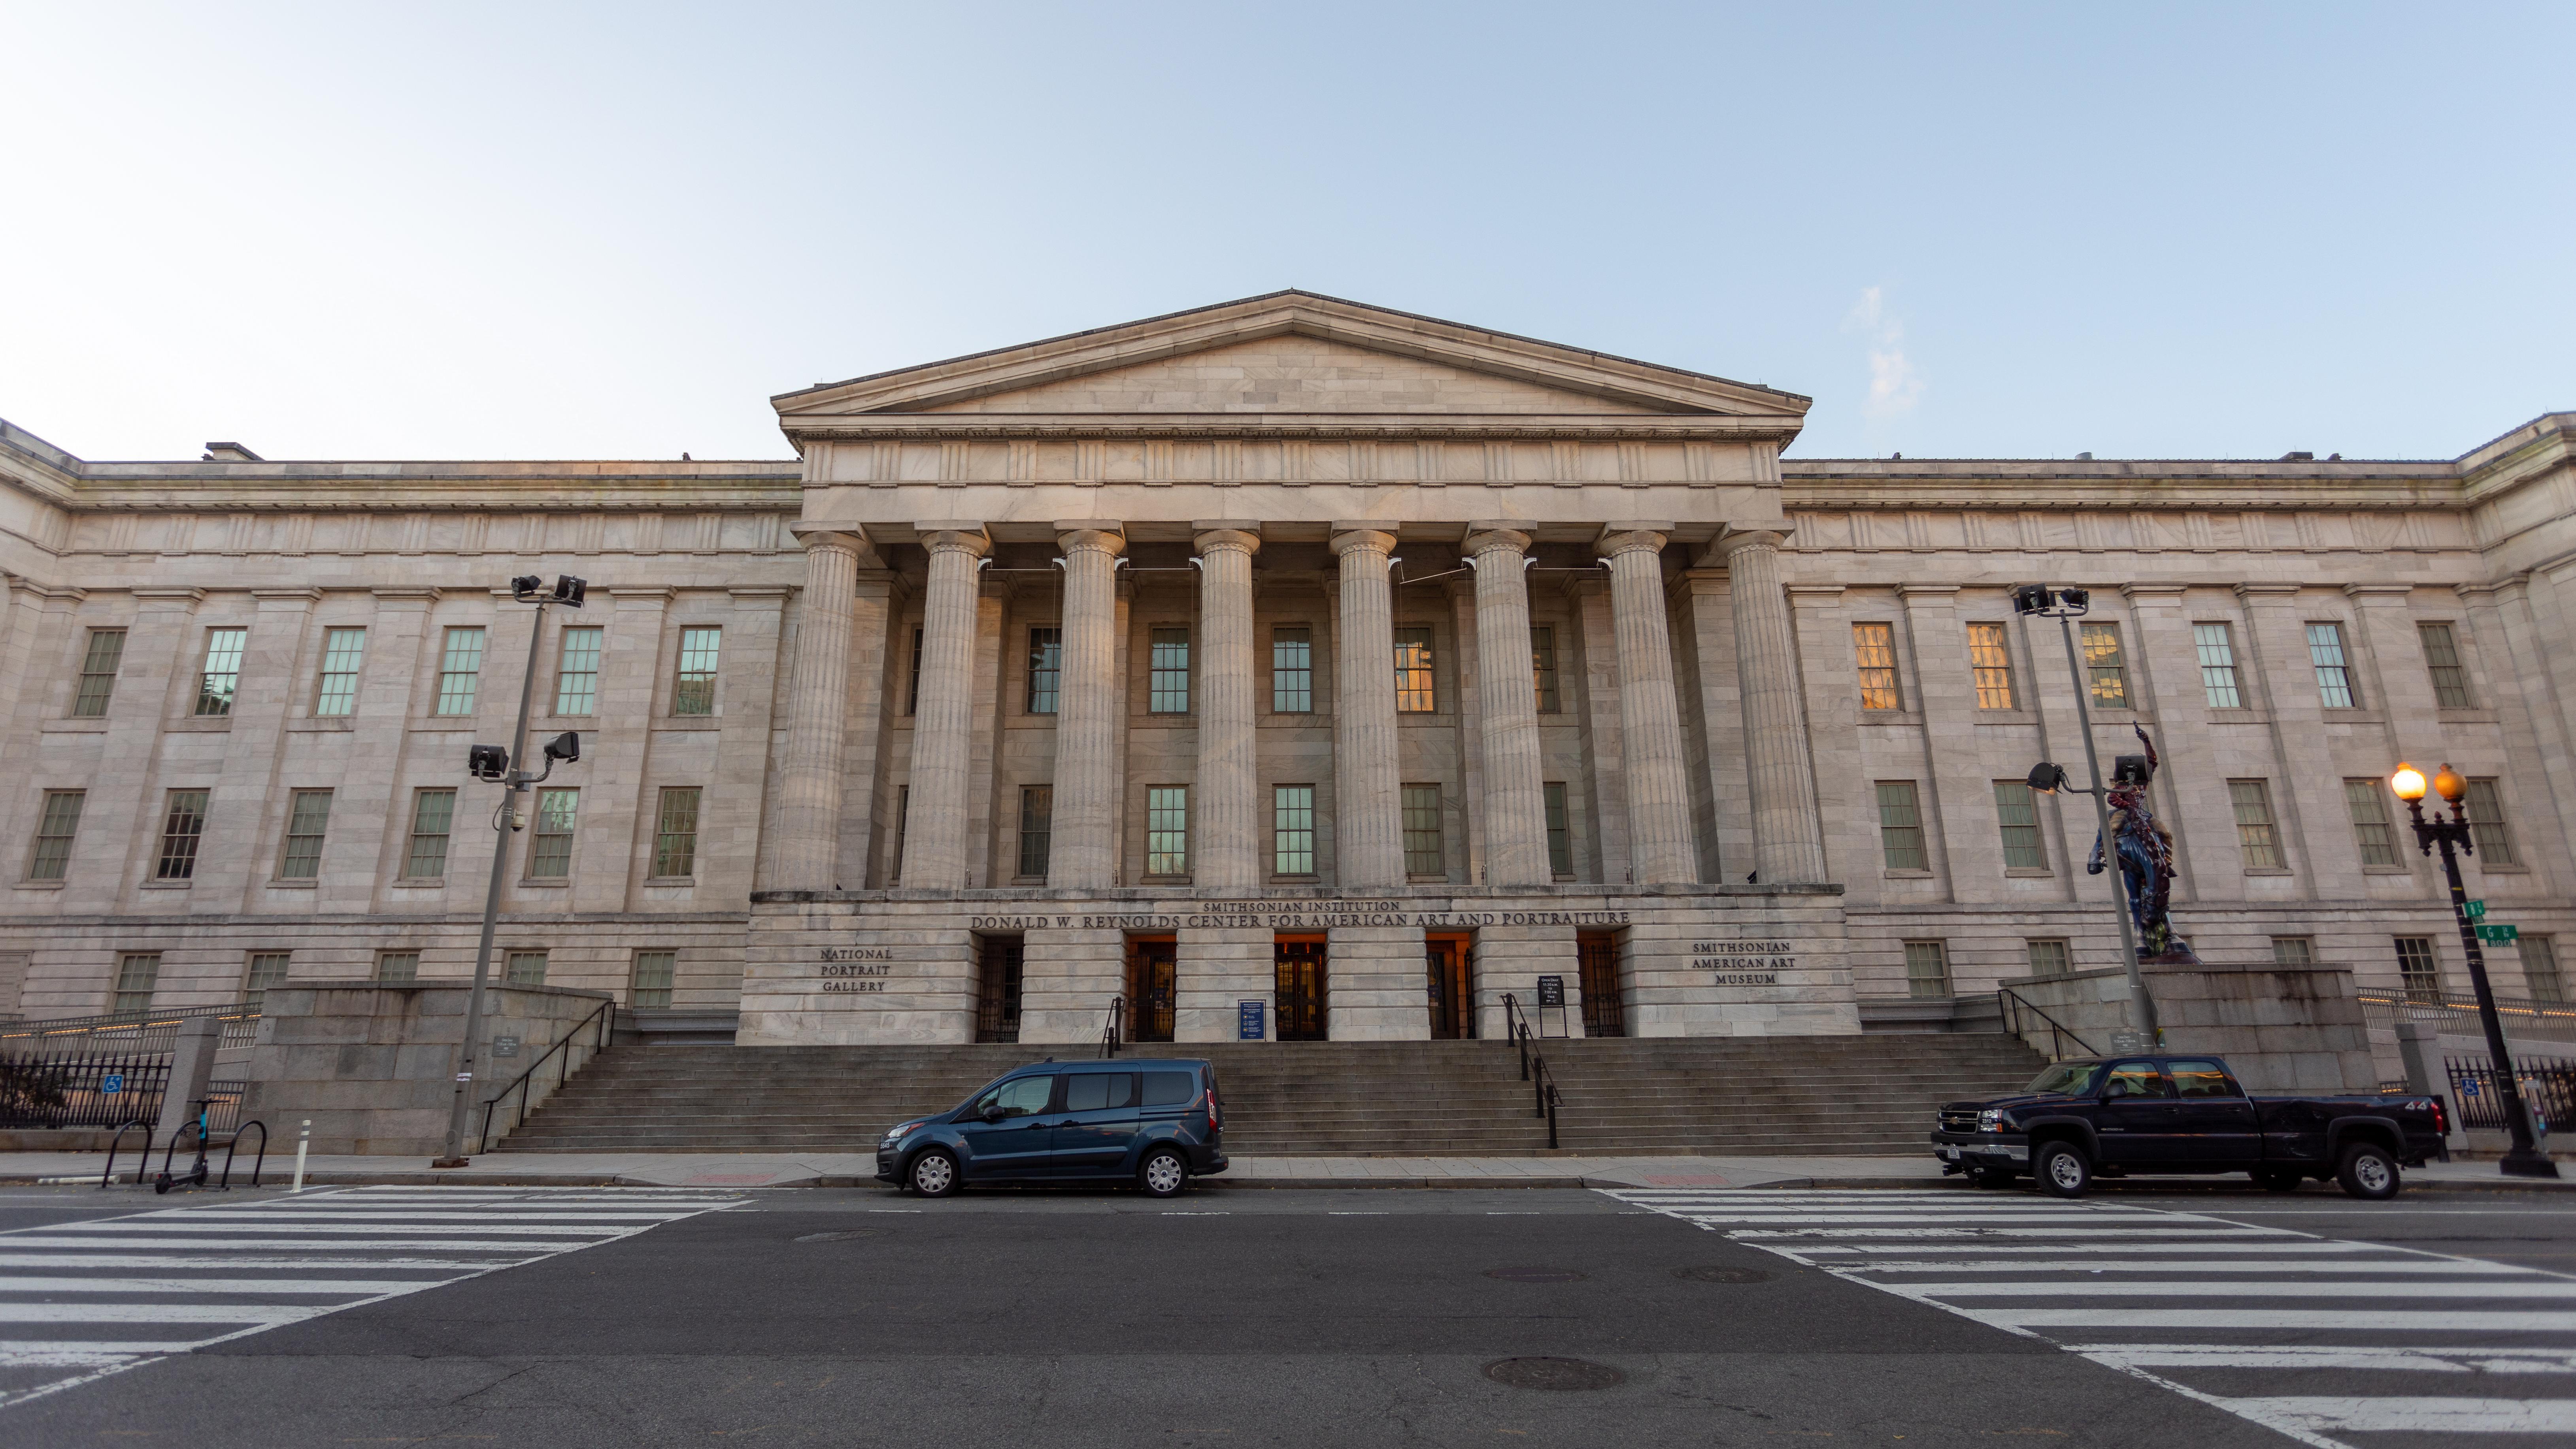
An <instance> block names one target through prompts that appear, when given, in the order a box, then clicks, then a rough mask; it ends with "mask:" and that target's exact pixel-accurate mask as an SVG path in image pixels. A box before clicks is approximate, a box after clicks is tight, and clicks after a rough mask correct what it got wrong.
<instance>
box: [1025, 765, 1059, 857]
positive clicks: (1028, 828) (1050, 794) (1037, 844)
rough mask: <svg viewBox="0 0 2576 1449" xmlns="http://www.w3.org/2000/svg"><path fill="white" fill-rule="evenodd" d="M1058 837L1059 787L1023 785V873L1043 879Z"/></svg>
mask: <svg viewBox="0 0 2576 1449" xmlns="http://www.w3.org/2000/svg"><path fill="white" fill-rule="evenodd" d="M1054 837H1055V787H1054V786H1053V785H1023V786H1021V787H1020V874H1022V875H1024V876H1029V877H1032V878H1037V879H1043V878H1044V877H1045V875H1046V873H1047V855H1048V853H1049V851H1050V849H1051V848H1052V845H1053V841H1054Z"/></svg>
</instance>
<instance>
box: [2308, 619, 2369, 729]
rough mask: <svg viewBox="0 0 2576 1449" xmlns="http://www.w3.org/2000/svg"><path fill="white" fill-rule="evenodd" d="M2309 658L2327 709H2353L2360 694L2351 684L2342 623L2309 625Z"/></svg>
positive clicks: (2350, 670)
mask: <svg viewBox="0 0 2576 1449" xmlns="http://www.w3.org/2000/svg"><path fill="white" fill-rule="evenodd" d="M2308 662H2309V663H2310V664H2313V665H2315V666H2316V670H2317V698H2318V699H2319V700H2321V701H2323V702H2324V704H2325V707H2326V708H2328V709H2353V708H2357V707H2358V706H2359V705H2360V704H2361V695H2360V693H2359V692H2358V691H2356V690H2355V689H2354V688H2353V687H2352V666H2351V663H2350V661H2348V660H2347V659H2345V658H2344V652H2343V626H2342V625H2341V624H2310V625H2309V626H2308Z"/></svg>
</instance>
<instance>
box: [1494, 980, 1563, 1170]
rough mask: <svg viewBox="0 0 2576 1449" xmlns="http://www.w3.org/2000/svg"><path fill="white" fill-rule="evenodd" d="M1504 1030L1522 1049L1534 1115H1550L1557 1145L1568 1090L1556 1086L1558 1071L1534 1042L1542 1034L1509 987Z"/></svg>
mask: <svg viewBox="0 0 2576 1449" xmlns="http://www.w3.org/2000/svg"><path fill="white" fill-rule="evenodd" d="M1503 1034H1504V1035H1505V1036H1508V1037H1510V1038H1511V1039H1512V1045H1513V1046H1514V1047H1515V1048H1517V1049H1518V1050H1519V1052H1520V1059H1521V1080H1522V1081H1524V1082H1527V1083H1529V1084H1530V1097H1531V1107H1530V1115H1531V1116H1533V1117H1545V1118H1546V1119H1547V1145H1548V1146H1549V1147H1550V1148H1554V1147H1555V1146H1556V1109H1557V1108H1558V1107H1559V1106H1561V1105H1563V1104H1564V1101H1565V1094H1564V1093H1563V1092H1560V1091H1558V1090H1557V1088H1556V1073H1555V1072H1553V1071H1551V1070H1549V1069H1548V1065H1547V1056H1546V1054H1545V1053H1543V1052H1541V1051H1539V1050H1537V1049H1536V1048H1535V1047H1533V1046H1531V1045H1530V1043H1532V1042H1533V1041H1536V1040H1538V1034H1537V1033H1536V1032H1534V1031H1532V1030H1531V1029H1530V1022H1529V1017H1528V1016H1527V1015H1526V1014H1524V1013H1523V1012H1522V1011H1521V1004H1520V999H1519V998H1518V997H1516V996H1514V995H1513V994H1512V993H1510V992H1508V991H1506V992H1504V993H1503Z"/></svg>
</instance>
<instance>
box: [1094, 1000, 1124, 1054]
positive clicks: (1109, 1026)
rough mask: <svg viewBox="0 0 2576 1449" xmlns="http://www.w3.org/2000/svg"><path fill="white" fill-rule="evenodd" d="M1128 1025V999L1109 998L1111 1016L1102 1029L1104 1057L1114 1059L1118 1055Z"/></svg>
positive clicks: (1101, 1045) (1101, 1044)
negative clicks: (1119, 1045) (1119, 1044)
mask: <svg viewBox="0 0 2576 1449" xmlns="http://www.w3.org/2000/svg"><path fill="white" fill-rule="evenodd" d="M1126 1025H1127V998H1126V997H1125V996H1113V997H1111V998H1109V1016H1108V1018H1107V1020H1106V1021H1105V1022H1104V1023H1103V1024H1102V1025H1101V1028H1100V1054H1101V1055H1102V1056H1104V1057H1114V1056H1116V1055H1118V1043H1119V1042H1120V1041H1121V1040H1123V1039H1124V1033H1125V1028H1126Z"/></svg>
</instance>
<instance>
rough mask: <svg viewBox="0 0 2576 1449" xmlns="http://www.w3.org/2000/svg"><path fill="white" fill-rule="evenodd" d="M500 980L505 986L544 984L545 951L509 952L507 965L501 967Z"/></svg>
mask: <svg viewBox="0 0 2576 1449" xmlns="http://www.w3.org/2000/svg"><path fill="white" fill-rule="evenodd" d="M501 982H502V984H503V985H505V986H543V985H545V984H546V953H545V952H543V951H513V952H511V953H510V955H509V965H507V966H506V967H504V968H503V969H502V972H501Z"/></svg>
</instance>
